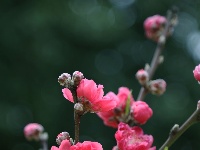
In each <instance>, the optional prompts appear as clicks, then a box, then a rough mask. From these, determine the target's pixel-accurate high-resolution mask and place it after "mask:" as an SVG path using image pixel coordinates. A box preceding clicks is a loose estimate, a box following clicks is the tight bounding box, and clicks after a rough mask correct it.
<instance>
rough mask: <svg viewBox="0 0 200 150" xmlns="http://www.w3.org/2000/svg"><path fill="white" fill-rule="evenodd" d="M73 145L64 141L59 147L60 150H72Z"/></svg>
mask: <svg viewBox="0 0 200 150" xmlns="http://www.w3.org/2000/svg"><path fill="white" fill-rule="evenodd" d="M70 147H71V144H70V142H69V140H63V141H62V142H61V145H60V146H59V150H70Z"/></svg>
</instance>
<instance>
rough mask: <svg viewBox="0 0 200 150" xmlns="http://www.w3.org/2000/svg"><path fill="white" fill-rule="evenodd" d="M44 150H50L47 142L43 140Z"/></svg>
mask: <svg viewBox="0 0 200 150" xmlns="http://www.w3.org/2000/svg"><path fill="white" fill-rule="evenodd" d="M41 145H42V150H48V144H47V140H41Z"/></svg>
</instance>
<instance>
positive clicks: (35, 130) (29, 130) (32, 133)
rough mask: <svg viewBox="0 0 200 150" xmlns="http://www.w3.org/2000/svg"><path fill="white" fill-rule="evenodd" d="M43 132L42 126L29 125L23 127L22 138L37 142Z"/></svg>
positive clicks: (36, 124)
mask: <svg viewBox="0 0 200 150" xmlns="http://www.w3.org/2000/svg"><path fill="white" fill-rule="evenodd" d="M43 131H44V128H43V126H42V125H40V124H38V123H29V124H27V125H26V126H25V127H24V136H25V137H26V139H28V140H32V139H34V140H39V135H40V133H42V132H43Z"/></svg>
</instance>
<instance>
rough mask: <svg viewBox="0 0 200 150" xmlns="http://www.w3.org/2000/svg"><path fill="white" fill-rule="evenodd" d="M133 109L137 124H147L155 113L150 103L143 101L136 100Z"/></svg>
mask: <svg viewBox="0 0 200 150" xmlns="http://www.w3.org/2000/svg"><path fill="white" fill-rule="evenodd" d="M131 111H132V112H131V114H132V116H133V118H134V122H135V123H137V124H145V123H146V122H147V120H148V119H149V118H150V117H151V116H152V114H153V111H152V109H151V108H150V107H149V105H148V104H147V103H145V102H143V101H136V102H134V103H133V105H132V106H131Z"/></svg>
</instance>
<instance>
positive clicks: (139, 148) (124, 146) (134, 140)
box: [115, 123, 156, 150]
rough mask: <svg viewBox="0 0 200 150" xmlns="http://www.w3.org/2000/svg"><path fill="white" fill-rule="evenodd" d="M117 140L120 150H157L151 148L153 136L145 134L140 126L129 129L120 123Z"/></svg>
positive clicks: (116, 134) (116, 135)
mask: <svg viewBox="0 0 200 150" xmlns="http://www.w3.org/2000/svg"><path fill="white" fill-rule="evenodd" d="M115 138H116V140H117V146H118V148H119V149H120V150H156V147H151V146H152V143H153V136H151V135H146V134H144V133H143V130H142V128H140V127H138V126H134V127H129V126H128V125H127V124H125V123H120V124H119V126H118V131H117V132H116V133H115Z"/></svg>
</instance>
